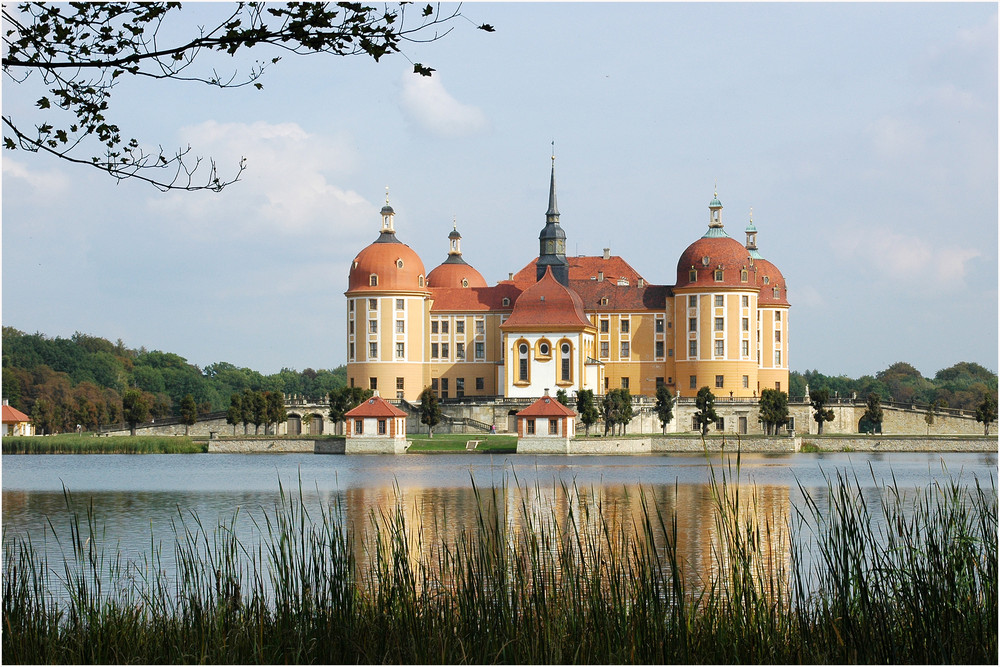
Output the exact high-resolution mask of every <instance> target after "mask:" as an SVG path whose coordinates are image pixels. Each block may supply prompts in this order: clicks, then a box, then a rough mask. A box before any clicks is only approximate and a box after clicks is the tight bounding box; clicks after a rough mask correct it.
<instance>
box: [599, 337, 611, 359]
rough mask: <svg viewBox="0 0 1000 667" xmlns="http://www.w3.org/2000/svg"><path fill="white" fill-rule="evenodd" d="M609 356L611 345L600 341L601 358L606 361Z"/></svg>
mask: <svg viewBox="0 0 1000 667" xmlns="http://www.w3.org/2000/svg"><path fill="white" fill-rule="evenodd" d="M610 354H611V343H609V342H608V341H606V340H605V341H601V358H602V359H607V358H608V355H610Z"/></svg>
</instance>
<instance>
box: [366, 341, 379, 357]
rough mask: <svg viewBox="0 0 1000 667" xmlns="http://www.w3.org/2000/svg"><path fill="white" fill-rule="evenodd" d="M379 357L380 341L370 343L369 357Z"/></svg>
mask: <svg viewBox="0 0 1000 667" xmlns="http://www.w3.org/2000/svg"><path fill="white" fill-rule="evenodd" d="M376 357H378V343H368V358H369V359H375V358H376Z"/></svg>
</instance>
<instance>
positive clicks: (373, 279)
mask: <svg viewBox="0 0 1000 667" xmlns="http://www.w3.org/2000/svg"><path fill="white" fill-rule="evenodd" d="M368 284H369V285H371V286H372V287H378V274H377V273H373V274H371V275H370V276H368Z"/></svg>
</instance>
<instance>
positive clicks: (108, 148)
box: [3, 2, 493, 191]
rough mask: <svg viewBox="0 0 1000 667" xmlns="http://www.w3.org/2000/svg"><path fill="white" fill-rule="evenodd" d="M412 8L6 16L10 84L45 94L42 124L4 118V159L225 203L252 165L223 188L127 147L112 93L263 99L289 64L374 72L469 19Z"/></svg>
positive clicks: (141, 144)
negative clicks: (71, 168) (366, 66)
mask: <svg viewBox="0 0 1000 667" xmlns="http://www.w3.org/2000/svg"><path fill="white" fill-rule="evenodd" d="M406 4H407V3H400V4H399V5H395V6H390V5H385V6H382V7H377V6H369V5H364V4H361V3H350V2H340V3H335V4H333V3H318V2H306V3H289V4H286V5H277V6H273V5H268V4H266V3H263V2H249V3H243V2H241V3H236V4H225V5H224V4H221V3H220V4H218V5H216V6H215V7H218V8H223V9H222V13H217V15H216V17H215V19H214V20H213V21H212V22H211V23H207V24H205V25H202V26H198V27H194V26H190V27H185V26H184V25H183V21H184V15H183V14H182V12H181V4H180V3H179V2H152V3H130V2H108V3H72V4H65V5H63V4H48V3H39V2H22V3H18V4H16V5H15V4H10V5H7V4H5V5H4V6H3V19H4V28H5V31H4V56H3V70H4V74H5V75H6V76H7V78H8V80H10V81H12V82H14V83H17V84H26V83H28V82H34V83H37V84H39V85H40V87H41V88H42V89H44V91H45V92H44V93H43V94H42V96H41V97H40V98H39V99H38V100H37V101H36V102H35V111H34V117H32V118H28V119H25V118H14V117H13V116H12V115H11V114H4V115H3V124H4V147H5V148H6V149H8V150H16V149H21V150H26V151H30V152H36V153H37V152H43V153H48V154H50V155H54V156H56V157H58V158H61V159H63V160H67V161H69V162H72V163H74V164H80V165H87V166H90V167H93V168H96V169H98V170H100V171H102V172H106V173H107V174H110V175H111V176H112V177H114V178H116V179H118V180H122V179H126V178H134V179H138V180H141V181H145V182H147V183H149V184H152V185H153V186H155V187H157V188H159V189H161V190H172V189H181V190H205V189H207V190H213V191H219V190H221V189H223V188H224V187H226V185H228V184H230V183H232V182H235V181H236V180H238V179H239V177H240V174H241V173H242V171H243V169H244V167H245V161H244V160H241V161H240V162H239V163H238V164H237V165H235V166H234V167H233V170H234V173H233V174H232V175H229V176H226V177H222V176H220V175H219V173H218V171H217V168H216V164H215V162H214V161H212V160H209V162H208V164H207V168H205V169H200V168H201V167H202V166H203V165H202V159H201V158H200V157H194V156H192V155H191V148H190V147H181V148H177V149H175V150H172V151H167V150H164V149H163V148H162V146H161V147H159V148H150V147H149V144H148V143H147V142H145V141H140V140H139V139H138V138H135V137H129V135H128V134H126V133H125V131H124V130H123V129H122V128H121V127H120V126H119V124H118V122H117V121H116V120H115V118H114V114H113V112H112V109H111V96H112V93H113V92H114V91H115V88H116V87H117V86H118V85H119V84H121V83H122V82H125V81H128V80H130V79H134V80H168V79H169V80H173V81H178V82H185V83H196V84H204V85H208V86H212V87H216V88H239V87H245V86H253V87H254V88H257V89H261V88H263V83H262V82H261V79H262V77H263V75H264V73H265V71H266V70H267V69H268V68H270V67H272V66H274V65H276V64H277V63H278V62H279V61H280V60H281V58H282V56H284V55H317V54H323V55H327V56H350V55H364V56H368V57H371V58H372V59H374V60H375V61H378V60H380V59H381V58H382V57H384V56H387V55H390V54H394V53H401V50H402V48H403V47H404V46H405V45H406V44H407V43H415V42H432V41H435V40H437V39H440V38H441V37H443V36H444V35H446V34H448V32H450V31H451V26H452V24H453V23H454V21H455V20H456V19H457V18H459V17H461V16H462V15H461V14H460V12H459V9H458V8H447V9H442V7H441V5H429V4H428V5H425V6H424V7H423V8H413V9H410V10H408V9H407V7H406ZM213 9H214V8H213ZM215 11H218V10H215ZM415 13H416V14H417V15H416V16H414V14H415ZM478 27H479V29H481V30H485V31H487V32H492V31H493V28H492V26H489V25H486V24H483V25H480V26H478ZM248 52H252V54H249V53H248ZM245 55H246V57H244V56H245ZM251 55H252V56H256V58H255V59H253V60H252V62H251V61H249V60H248V58H249V57H251ZM241 66H242V67H243V68H244V69H243V70H242V71H241V70H240V67H241ZM413 71H414V72H415V73H417V74H421V75H423V76H430V75H431V73H432V72H433V71H434V70H433V68H431V67H428V66H426V65H423V64H421V63H413Z"/></svg>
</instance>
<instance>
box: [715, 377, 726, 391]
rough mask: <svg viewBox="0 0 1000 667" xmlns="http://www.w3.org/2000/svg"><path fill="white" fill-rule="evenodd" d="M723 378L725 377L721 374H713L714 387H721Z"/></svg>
mask: <svg viewBox="0 0 1000 667" xmlns="http://www.w3.org/2000/svg"><path fill="white" fill-rule="evenodd" d="M724 379H725V378H724V376H722V375H716V376H715V388H716V389H722V383H723V380H724Z"/></svg>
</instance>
